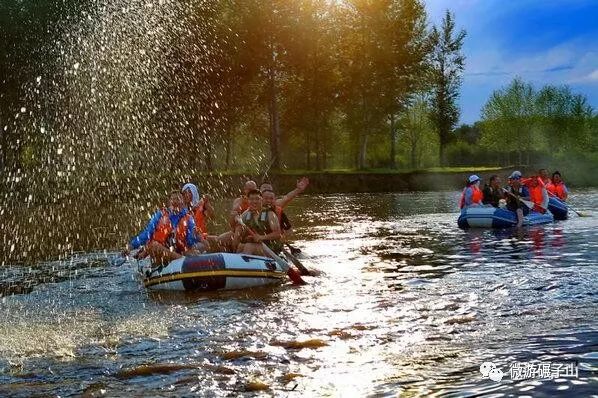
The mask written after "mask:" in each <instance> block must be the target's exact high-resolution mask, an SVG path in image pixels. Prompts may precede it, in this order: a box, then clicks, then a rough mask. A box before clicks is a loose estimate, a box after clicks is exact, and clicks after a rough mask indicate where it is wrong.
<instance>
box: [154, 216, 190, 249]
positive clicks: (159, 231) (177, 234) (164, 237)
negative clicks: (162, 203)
mask: <svg viewBox="0 0 598 398" xmlns="http://www.w3.org/2000/svg"><path fill="white" fill-rule="evenodd" d="M190 218H191V215H190V214H189V213H187V214H185V215H184V216H183V217H182V218H181V220H180V221H179V223H178V225H177V226H176V231H175V230H174V228H173V226H172V223H171V222H170V217H168V211H167V210H166V209H162V217H161V218H160V221H158V226H157V227H156V230H155V231H154V234H153V235H152V241H153V242H158V243H159V244H161V245H162V246H165V247H169V246H170V244H171V243H172V242H169V240H170V238H171V236H172V234H173V233H174V243H175V249H176V251H177V253H184V252H186V251H187V249H188V247H187V228H188V226H189V220H190Z"/></svg>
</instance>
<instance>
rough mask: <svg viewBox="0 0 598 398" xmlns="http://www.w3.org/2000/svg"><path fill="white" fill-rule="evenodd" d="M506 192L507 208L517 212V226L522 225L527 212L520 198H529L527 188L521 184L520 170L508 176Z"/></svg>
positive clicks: (527, 208)
mask: <svg viewBox="0 0 598 398" xmlns="http://www.w3.org/2000/svg"><path fill="white" fill-rule="evenodd" d="M505 191H506V192H507V209H508V210H510V211H512V212H515V213H516V214H517V228H521V226H522V225H523V217H524V216H526V215H527V214H529V207H527V206H526V205H525V204H524V203H523V202H521V200H520V199H523V200H529V199H530V196H529V190H528V189H527V187H526V186H525V185H523V184H521V172H520V171H514V172H513V173H511V175H510V176H509V186H508V188H507V189H506V190H505Z"/></svg>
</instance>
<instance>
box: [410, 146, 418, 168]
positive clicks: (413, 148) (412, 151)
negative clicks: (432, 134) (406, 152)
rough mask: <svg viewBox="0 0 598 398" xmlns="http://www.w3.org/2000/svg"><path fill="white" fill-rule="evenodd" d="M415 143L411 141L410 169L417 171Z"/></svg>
mask: <svg viewBox="0 0 598 398" xmlns="http://www.w3.org/2000/svg"><path fill="white" fill-rule="evenodd" d="M417 166H418V165H417V141H416V140H412V141H411V168H412V169H417Z"/></svg>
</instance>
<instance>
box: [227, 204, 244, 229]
mask: <svg viewBox="0 0 598 398" xmlns="http://www.w3.org/2000/svg"><path fill="white" fill-rule="evenodd" d="M240 209H241V198H237V199H235V200H234V202H233V207H232V208H231V211H230V213H229V217H228V224H229V225H230V226H231V227H232V228H235V226H236V225H237V217H239V210H240Z"/></svg>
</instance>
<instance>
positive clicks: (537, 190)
mask: <svg viewBox="0 0 598 398" xmlns="http://www.w3.org/2000/svg"><path fill="white" fill-rule="evenodd" d="M522 183H523V184H524V185H525V186H526V187H527V189H528V191H529V197H530V200H531V201H532V202H533V204H534V207H533V208H532V210H533V211H535V212H538V213H546V209H547V208H548V192H547V191H546V187H545V186H544V182H542V178H541V177H539V176H533V177H530V178H526V179H525V180H522Z"/></svg>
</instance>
